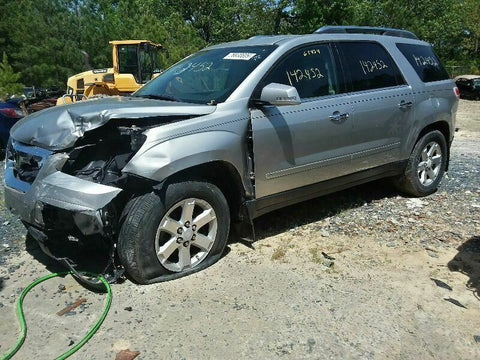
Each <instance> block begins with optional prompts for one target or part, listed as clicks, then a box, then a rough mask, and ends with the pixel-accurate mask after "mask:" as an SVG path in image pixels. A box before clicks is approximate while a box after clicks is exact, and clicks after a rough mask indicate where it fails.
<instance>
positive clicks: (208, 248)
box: [118, 181, 230, 284]
mask: <svg viewBox="0 0 480 360" xmlns="http://www.w3.org/2000/svg"><path fill="white" fill-rule="evenodd" d="M127 209H128V211H127V214H126V217H125V221H124V222H123V224H122V226H121V229H120V233H119V237H118V254H119V257H120V261H121V262H122V264H123V266H124V267H125V269H126V271H127V273H128V274H129V275H130V276H131V277H132V278H133V279H134V280H136V281H138V282H139V283H142V284H147V283H153V282H159V281H165V280H171V279H175V278H179V277H182V276H185V275H188V274H191V273H193V272H196V271H199V270H201V269H204V268H206V267H207V266H209V265H211V264H213V263H214V262H216V261H217V260H218V259H219V258H220V257H221V256H222V253H223V251H224V249H225V246H226V243H227V238H228V233H229V227H230V213H229V208H228V203H227V200H226V199H225V197H224V195H223V193H222V192H221V191H220V190H219V189H218V188H217V187H216V186H215V185H213V184H210V183H207V182H197V181H185V182H179V183H174V184H170V185H168V187H167V188H166V189H165V190H164V191H163V192H162V193H160V194H156V193H154V192H151V193H148V194H145V195H142V196H139V197H137V198H135V199H133V200H132V201H131V202H130V203H129V204H128V205H127Z"/></svg>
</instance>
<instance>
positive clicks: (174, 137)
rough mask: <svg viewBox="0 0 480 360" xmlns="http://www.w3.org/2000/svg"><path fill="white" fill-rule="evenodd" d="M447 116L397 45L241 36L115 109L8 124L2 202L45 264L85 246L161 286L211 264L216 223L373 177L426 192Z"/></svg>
mask: <svg viewBox="0 0 480 360" xmlns="http://www.w3.org/2000/svg"><path fill="white" fill-rule="evenodd" d="M457 104H458V89H456V87H455V84H454V83H453V81H451V80H449V78H448V75H447V73H446V71H445V70H444V68H443V66H442V65H441V63H440V61H439V60H438V58H437V56H436V55H435V54H434V52H433V51H432V48H431V46H430V45H429V44H427V43H425V42H423V41H420V40H418V39H417V38H416V36H415V35H414V34H412V33H411V32H408V31H404V30H396V29H384V28H360V27H324V28H321V29H319V30H318V31H317V32H316V33H314V34H309V35H301V36H294V35H285V36H283V35H282V36H256V37H253V38H250V39H248V40H242V41H237V42H231V43H226V44H220V45H215V46H210V47H208V48H205V49H203V50H201V51H199V52H198V53H196V54H193V55H191V56H189V57H187V58H186V59H184V60H182V61H180V62H179V63H177V64H175V65H174V66H172V67H171V68H169V69H168V70H166V71H165V72H164V73H163V74H161V75H160V76H159V77H157V78H156V79H154V80H152V81H150V82H149V83H147V84H146V85H145V86H143V87H142V88H141V89H139V90H138V91H137V92H136V93H134V94H133V95H131V96H125V97H110V98H104V99H95V100H91V101H83V102H78V103H75V104H71V105H63V106H58V107H55V108H51V109H47V110H45V111H42V112H38V113H35V114H32V115H31V116H28V117H26V118H24V119H23V120H22V121H20V122H18V123H17V124H16V125H15V127H14V128H12V130H11V139H10V142H9V145H8V148H7V158H6V169H5V200H6V203H7V205H8V207H9V208H10V209H11V210H12V211H13V212H15V213H17V214H18V216H19V217H20V218H21V219H22V221H23V222H24V223H25V225H26V227H27V228H28V231H29V233H30V234H31V235H32V236H33V237H35V238H36V239H37V240H38V241H39V242H40V244H41V245H42V247H43V248H44V249H45V250H46V251H47V250H48V248H49V244H50V240H51V239H53V238H56V237H58V236H62V235H63V236H64V238H65V239H67V236H65V235H69V237H68V238H69V239H72V238H76V239H82V238H84V239H88V238H90V239H92V238H94V239H96V241H99V242H104V243H106V244H109V246H111V247H112V249H115V247H116V252H117V254H118V258H119V259H120V261H121V264H122V265H123V266H124V268H125V269H126V271H127V273H128V275H129V276H130V278H133V279H134V280H135V281H137V282H139V283H152V282H157V281H162V280H168V279H173V278H176V277H180V276H183V275H187V274H190V273H192V272H195V271H198V270H200V269H203V268H205V267H207V266H209V265H211V264H212V263H214V262H215V261H217V260H218V259H219V258H220V257H221V256H222V253H223V252H224V249H225V246H226V243H227V238H228V236H229V232H230V224H232V225H236V226H235V228H238V229H239V231H240V230H245V228H247V229H251V230H253V228H252V227H251V224H252V219H254V218H255V217H258V216H260V215H262V214H265V213H266V212H269V211H272V210H275V209H277V208H280V207H283V206H286V205H290V204H293V203H297V202H300V201H304V200H306V199H310V198H314V197H318V196H320V195H323V194H327V193H330V192H334V191H337V190H340V189H344V188H347V187H350V186H353V185H357V184H360V183H364V182H367V181H371V180H373V179H378V178H381V177H394V178H395V180H396V184H397V185H398V186H399V188H400V189H401V190H402V191H404V192H406V193H407V194H410V195H413V196H425V195H428V194H430V193H432V192H434V191H435V190H436V189H437V186H438V184H439V181H440V179H441V178H442V175H443V173H444V171H446V169H447V166H448V161H449V149H450V144H451V142H452V140H453V135H454V128H455V112H456V109H457ZM244 225H247V226H244ZM65 241H67V240H65ZM112 252H113V251H112Z"/></svg>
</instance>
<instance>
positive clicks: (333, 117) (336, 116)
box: [328, 111, 350, 123]
mask: <svg viewBox="0 0 480 360" xmlns="http://www.w3.org/2000/svg"><path fill="white" fill-rule="evenodd" d="M349 116H350V115H349V113H343V114H340V112H339V111H335V112H334V113H333V114H332V115H330V116H329V117H328V118H329V119H330V120H331V121H334V122H338V123H339V122H344V121H346V120H347V119H348V117H349Z"/></svg>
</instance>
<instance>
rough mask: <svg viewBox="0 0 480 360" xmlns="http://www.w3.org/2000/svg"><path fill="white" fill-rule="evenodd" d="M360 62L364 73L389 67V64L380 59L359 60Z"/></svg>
mask: <svg viewBox="0 0 480 360" xmlns="http://www.w3.org/2000/svg"><path fill="white" fill-rule="evenodd" d="M359 62H360V66H361V67H362V70H363V73H364V74H365V75H367V74H371V73H373V72H376V71H381V70H383V69H387V68H388V65H387V64H385V62H384V61H383V60H380V59H375V60H359Z"/></svg>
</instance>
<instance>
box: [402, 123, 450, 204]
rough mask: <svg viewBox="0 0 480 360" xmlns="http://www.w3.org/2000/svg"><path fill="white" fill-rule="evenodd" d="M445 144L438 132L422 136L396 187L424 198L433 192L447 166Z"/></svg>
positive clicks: (443, 138)
mask: <svg viewBox="0 0 480 360" xmlns="http://www.w3.org/2000/svg"><path fill="white" fill-rule="evenodd" d="M447 151H448V150H447V143H446V140H445V137H444V136H443V134H442V133H441V132H440V131H437V130H434V131H431V132H429V133H427V134H425V135H424V136H422V137H421V138H420V139H419V140H418V141H417V143H416V144H415V147H414V148H413V151H412V154H411V155H410V158H409V160H408V164H407V167H406V169H405V172H404V174H403V175H402V176H401V177H400V178H399V179H398V180H397V182H396V185H397V187H398V188H399V189H400V190H401V191H404V192H406V193H407V194H409V195H413V196H426V195H429V194H431V193H433V192H435V191H436V190H437V188H438V184H439V183H440V180H441V179H442V177H443V173H444V172H445V168H446V165H447Z"/></svg>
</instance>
